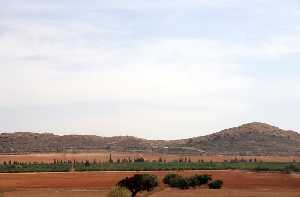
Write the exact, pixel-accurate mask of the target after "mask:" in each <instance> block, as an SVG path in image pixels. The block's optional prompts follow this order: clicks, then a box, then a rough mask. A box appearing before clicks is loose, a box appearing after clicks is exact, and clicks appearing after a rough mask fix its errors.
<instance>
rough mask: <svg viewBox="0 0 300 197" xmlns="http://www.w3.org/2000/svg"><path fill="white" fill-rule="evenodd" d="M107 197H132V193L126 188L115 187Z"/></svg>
mask: <svg viewBox="0 0 300 197" xmlns="http://www.w3.org/2000/svg"><path fill="white" fill-rule="evenodd" d="M107 197H131V192H130V191H129V190H128V189H126V188H124V187H118V186H116V187H113V188H112V189H111V190H110V192H109V193H108V194H107Z"/></svg>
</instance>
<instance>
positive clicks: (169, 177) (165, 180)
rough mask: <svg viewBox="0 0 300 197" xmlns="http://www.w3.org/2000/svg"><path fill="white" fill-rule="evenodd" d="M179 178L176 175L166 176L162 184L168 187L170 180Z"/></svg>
mask: <svg viewBox="0 0 300 197" xmlns="http://www.w3.org/2000/svg"><path fill="white" fill-rule="evenodd" d="M179 177H181V176H180V175H178V174H167V175H166V176H165V177H164V178H163V183H164V184H167V185H169V184H170V180H171V179H176V178H179Z"/></svg>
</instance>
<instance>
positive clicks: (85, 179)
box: [0, 170, 300, 197]
mask: <svg viewBox="0 0 300 197" xmlns="http://www.w3.org/2000/svg"><path fill="white" fill-rule="evenodd" d="M174 172H175V173H179V174H182V175H184V176H191V175H193V174H211V175H212V177H213V179H222V180H223V181H224V187H223V189H221V190H208V189H207V188H200V189H189V190H177V189H171V188H168V187H166V186H164V185H163V184H160V188H158V189H157V190H156V191H155V192H153V193H152V194H151V195H150V196H153V197H164V196H172V197H177V196H178V197H179V196H185V197H194V196H204V197H227V196H228V197H257V196H260V197H282V196H284V197H300V174H284V173H263V172H260V173H257V172H247V171H239V170H220V171H178V172H177V171H174ZM135 173H137V172H66V173H0V193H1V191H2V193H4V197H54V196H55V197H96V196H98V197H101V196H103V197H104V196H106V194H107V193H108V191H109V189H110V188H111V187H112V186H114V185H115V184H116V183H117V182H118V181H119V180H120V179H122V178H124V177H126V176H131V175H133V174H135ZM138 173H142V172H138ZM147 173H151V174H155V175H157V176H159V178H160V179H162V177H163V176H164V175H165V174H167V173H170V172H166V171H155V172H147ZM0 196H1V194H0ZM1 197H2V196H1Z"/></svg>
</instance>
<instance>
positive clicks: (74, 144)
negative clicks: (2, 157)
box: [0, 122, 300, 155]
mask: <svg viewBox="0 0 300 197" xmlns="http://www.w3.org/2000/svg"><path fill="white" fill-rule="evenodd" d="M99 150H105V151H138V152H160V153H174V154H204V153H205V154H231V155H274V154H279V155H300V134H299V133H297V132H295V131H290V130H283V129H280V128H278V127H275V126H272V125H270V124H267V123H260V122H252V123H246V124H242V125H240V126H238V127H232V128H228V129H224V130H221V131H219V132H216V133H213V134H210V135H205V136H198V137H193V138H187V139H180V140H147V139H143V138H137V137H134V136H113V137H103V136H96V135H55V134H53V133H33V132H16V133H1V134H0V153H23V152H39V153H40V152H77V151H99Z"/></svg>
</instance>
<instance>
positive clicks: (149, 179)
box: [117, 174, 158, 197]
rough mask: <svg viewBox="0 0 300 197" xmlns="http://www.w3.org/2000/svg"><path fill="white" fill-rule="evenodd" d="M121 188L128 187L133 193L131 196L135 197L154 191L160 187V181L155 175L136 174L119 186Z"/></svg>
mask: <svg viewBox="0 0 300 197" xmlns="http://www.w3.org/2000/svg"><path fill="white" fill-rule="evenodd" d="M117 185H118V186H120V187H126V188H127V189H128V190H130V191H131V196H132V197H135V196H136V194H137V193H138V192H141V191H148V192H149V191H152V190H153V189H154V188H155V187H157V186H158V179H157V176H155V175H150V174H135V175H134V176H132V177H126V178H125V179H123V180H121V181H120V182H119V183H118V184H117Z"/></svg>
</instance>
